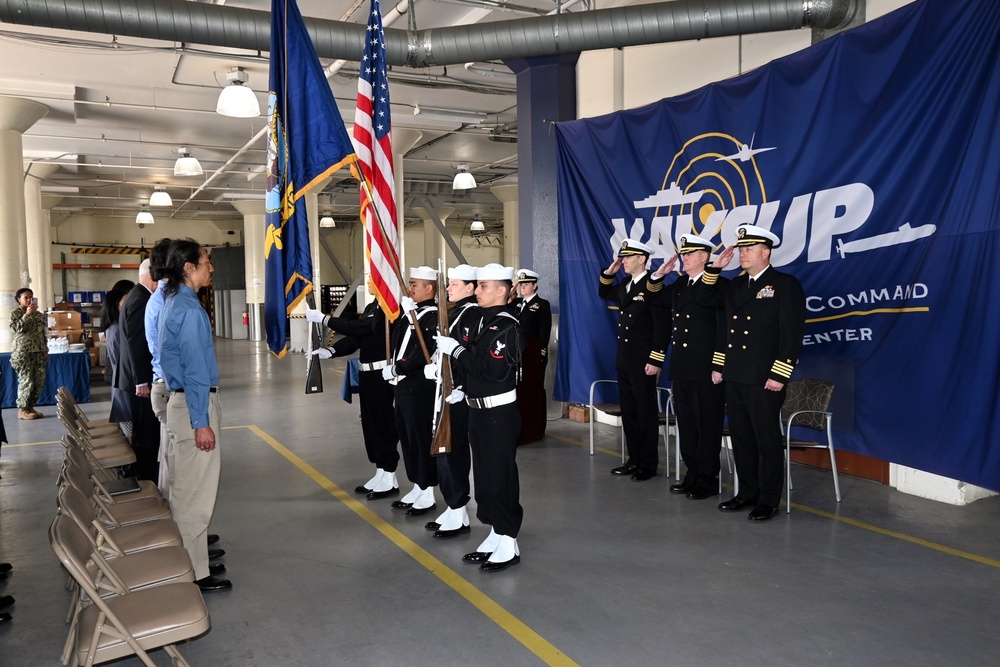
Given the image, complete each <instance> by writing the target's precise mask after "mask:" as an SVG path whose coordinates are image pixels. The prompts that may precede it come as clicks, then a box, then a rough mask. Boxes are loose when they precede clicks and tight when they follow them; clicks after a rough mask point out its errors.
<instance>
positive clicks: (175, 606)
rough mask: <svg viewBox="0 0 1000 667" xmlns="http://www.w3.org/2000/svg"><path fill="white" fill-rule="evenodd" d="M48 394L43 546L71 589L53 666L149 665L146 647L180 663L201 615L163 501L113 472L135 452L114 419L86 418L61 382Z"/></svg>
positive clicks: (204, 613) (204, 628)
mask: <svg viewBox="0 0 1000 667" xmlns="http://www.w3.org/2000/svg"><path fill="white" fill-rule="evenodd" d="M57 396H58V407H57V412H58V414H59V418H60V419H61V420H62V422H63V424H64V425H65V426H66V434H65V435H64V436H63V438H62V443H63V445H64V446H65V457H64V461H63V466H62V469H61V471H60V473H59V491H58V496H57V502H58V507H59V511H58V513H57V515H56V517H55V519H54V520H53V521H52V524H51V526H50V527H49V543H50V545H51V546H52V550H53V551H54V552H55V554H56V556H57V557H58V558H59V561H60V562H61V563H62V565H63V567H64V568H65V569H66V572H67V573H68V575H69V577H68V579H67V588H68V589H69V590H70V591H71V599H70V603H69V609H68V611H67V614H66V622H67V623H68V624H69V632H68V633H67V637H66V642H65V644H64V646H63V653H62V656H61V659H62V664H64V665H70V664H73V665H88V666H89V665H96V664H101V663H105V662H109V661H112V660H118V659H120V658H124V657H128V656H133V655H134V656H136V657H138V658H139V659H140V660H141V661H142V662H143V664H145V665H148V666H149V667H155V665H156V663H155V662H154V661H153V659H152V658H151V657H150V652H151V651H154V650H155V649H159V648H162V649H163V650H164V652H165V653H167V655H169V656H170V659H171V663H172V664H173V665H182V666H187V667H190V666H189V663H188V662H187V661H186V660H185V659H184V657H183V656H182V655H181V653H180V652H179V651H178V649H177V644H179V643H181V642H186V641H189V640H191V639H194V638H196V637H199V636H201V635H204V634H205V633H206V632H208V631H209V629H210V628H211V620H210V618H209V614H208V609H207V608H206V606H205V602H204V600H203V599H202V595H201V590H200V589H199V588H198V585H197V584H195V583H194V581H195V573H194V566H193V565H192V564H191V559H190V557H189V556H188V553H187V550H186V549H184V547H183V546H182V542H181V534H180V530H179V528H178V527H177V524H176V523H175V522H174V521H173V519H172V518H171V516H170V507H169V504H168V503H167V502H166V501H165V500H164V499H163V497H162V496H161V495H160V492H159V489H157V487H156V485H155V484H153V483H152V482H149V481H146V480H135V479H132V478H127V477H124V476H123V475H122V467H123V466H126V465H129V464H130V463H133V462H135V454H134V453H132V452H131V447H130V446H129V445H128V442H127V440H125V439H124V436H122V435H121V434H120V433H116V431H117V428H116V427H115V425H114V424H108V423H107V422H96V421H92V420H89V419H87V417H86V415H85V414H84V413H83V411H82V410H81V409H80V407H79V406H78V405H77V404H76V402H75V401H74V400H73V397H72V396H71V395H70V394H69V392H68V391H66V390H65V388H60V389H59V393H58V394H57Z"/></svg>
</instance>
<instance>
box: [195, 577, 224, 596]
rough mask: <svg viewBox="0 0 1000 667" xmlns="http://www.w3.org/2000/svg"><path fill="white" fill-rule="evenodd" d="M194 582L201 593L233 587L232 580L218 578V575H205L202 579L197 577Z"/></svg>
mask: <svg viewBox="0 0 1000 667" xmlns="http://www.w3.org/2000/svg"><path fill="white" fill-rule="evenodd" d="M194 583H196V584H198V588H200V589H201V592H202V593H214V592H215V591H228V590H229V589H230V588H232V587H233V582H231V581H229V580H228V579H219V578H218V577H205V578H204V579H198V580H197V581H195V582H194Z"/></svg>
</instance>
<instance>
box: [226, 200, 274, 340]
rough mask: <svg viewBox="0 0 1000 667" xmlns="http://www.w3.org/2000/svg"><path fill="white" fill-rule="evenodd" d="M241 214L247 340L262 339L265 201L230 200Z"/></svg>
mask: <svg viewBox="0 0 1000 667" xmlns="http://www.w3.org/2000/svg"><path fill="white" fill-rule="evenodd" d="M232 204H233V208H235V209H236V210H237V211H239V212H240V213H241V214H242V215H243V253H244V260H245V275H246V284H247V286H246V290H247V311H248V313H249V315H250V340H252V341H261V340H264V230H265V229H266V227H267V225H266V223H265V222H264V220H265V215H264V200H262V199H251V200H243V201H234V202H232Z"/></svg>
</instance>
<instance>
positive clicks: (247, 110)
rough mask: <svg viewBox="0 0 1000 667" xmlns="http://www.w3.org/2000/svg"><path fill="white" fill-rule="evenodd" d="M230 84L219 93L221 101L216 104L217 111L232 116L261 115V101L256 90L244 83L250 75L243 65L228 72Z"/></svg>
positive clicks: (227, 76)
mask: <svg viewBox="0 0 1000 667" xmlns="http://www.w3.org/2000/svg"><path fill="white" fill-rule="evenodd" d="M226 78H227V79H229V85H228V86H226V87H225V88H223V89H222V92H221V93H219V101H218V103H217V104H216V105H215V111H216V113H219V114H222V115H223V116H230V117H232V118H256V117H257V116H259V115H260V102H258V101H257V96H256V95H254V92H253V91H252V90H251V89H250V88H249V87H247V86H246V85H244V84H245V83H246V82H247V81H249V80H250V76H249V75H248V74H247V73H246V72H244V71H243V68H242V67H234V68H233V70H232V71H231V72H229V73H228V74H226Z"/></svg>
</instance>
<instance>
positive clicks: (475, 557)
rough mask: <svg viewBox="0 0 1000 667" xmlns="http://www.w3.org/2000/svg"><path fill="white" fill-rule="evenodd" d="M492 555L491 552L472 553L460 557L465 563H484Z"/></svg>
mask: <svg viewBox="0 0 1000 667" xmlns="http://www.w3.org/2000/svg"><path fill="white" fill-rule="evenodd" d="M492 555H493V552H492V551H473V552H472V553H468V554H465V555H464V556H462V560H464V561H465V562H466V563H485V562H486V561H487V560H489V558H490V556H492Z"/></svg>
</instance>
